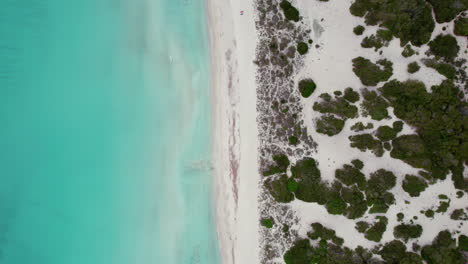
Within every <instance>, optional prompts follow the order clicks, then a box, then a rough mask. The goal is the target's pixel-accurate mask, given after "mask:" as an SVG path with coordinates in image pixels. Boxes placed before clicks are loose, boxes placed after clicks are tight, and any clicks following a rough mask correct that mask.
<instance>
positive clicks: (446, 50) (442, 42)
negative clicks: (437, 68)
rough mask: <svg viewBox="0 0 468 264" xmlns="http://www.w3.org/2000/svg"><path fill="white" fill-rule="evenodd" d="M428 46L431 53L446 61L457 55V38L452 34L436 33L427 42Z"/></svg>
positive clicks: (458, 47)
mask: <svg viewBox="0 0 468 264" xmlns="http://www.w3.org/2000/svg"><path fill="white" fill-rule="evenodd" d="M429 48H430V51H431V53H432V54H434V55H435V56H439V57H442V58H444V59H446V60H448V61H452V60H453V59H455V58H456V57H457V55H458V51H459V50H460V46H458V43H457V39H456V38H455V37H453V36H452V35H442V34H440V35H438V36H437V37H436V38H435V39H433V40H432V41H431V42H429Z"/></svg>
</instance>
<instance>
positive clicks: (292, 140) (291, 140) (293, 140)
mask: <svg viewBox="0 0 468 264" xmlns="http://www.w3.org/2000/svg"><path fill="white" fill-rule="evenodd" d="M288 140H289V144H291V145H297V144H298V143H299V139H298V138H297V137H296V136H290V137H289V138H288Z"/></svg>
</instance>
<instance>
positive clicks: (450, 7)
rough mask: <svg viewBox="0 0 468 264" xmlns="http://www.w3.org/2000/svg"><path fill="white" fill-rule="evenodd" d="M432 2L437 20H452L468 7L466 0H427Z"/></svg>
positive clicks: (441, 21) (443, 21)
mask: <svg viewBox="0 0 468 264" xmlns="http://www.w3.org/2000/svg"><path fill="white" fill-rule="evenodd" d="M427 1H428V2H429V3H431V4H432V7H433V8H434V13H435V17H436V20H437V22H439V23H445V22H450V21H452V20H453V19H454V18H455V17H456V16H457V15H458V14H459V13H460V12H463V11H465V10H466V9H467V8H468V1H466V0H427Z"/></svg>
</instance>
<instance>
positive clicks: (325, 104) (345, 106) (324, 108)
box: [313, 94, 358, 119]
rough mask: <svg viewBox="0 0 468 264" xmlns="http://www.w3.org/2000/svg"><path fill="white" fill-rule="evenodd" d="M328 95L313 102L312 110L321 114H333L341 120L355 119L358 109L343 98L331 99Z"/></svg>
mask: <svg viewBox="0 0 468 264" xmlns="http://www.w3.org/2000/svg"><path fill="white" fill-rule="evenodd" d="M327 95H328V94H323V95H321V96H320V97H321V98H322V100H321V101H319V102H315V103H314V106H313V109H314V110H315V111H318V112H320V113H322V114H327V113H328V114H335V115H337V116H339V117H341V118H343V119H346V118H356V117H357V115H358V108H357V107H356V106H354V105H352V104H350V103H349V102H348V101H346V100H345V99H344V98H343V97H337V98H334V99H331V97H329V95H328V96H327Z"/></svg>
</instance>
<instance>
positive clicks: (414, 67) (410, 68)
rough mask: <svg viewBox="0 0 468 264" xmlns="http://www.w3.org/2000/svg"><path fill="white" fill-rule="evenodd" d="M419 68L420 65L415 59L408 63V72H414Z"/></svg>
mask: <svg viewBox="0 0 468 264" xmlns="http://www.w3.org/2000/svg"><path fill="white" fill-rule="evenodd" d="M419 69H421V67H420V66H419V64H418V63H417V62H415V61H413V62H411V63H410V64H408V72H409V73H415V72H417V71H419Z"/></svg>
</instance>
